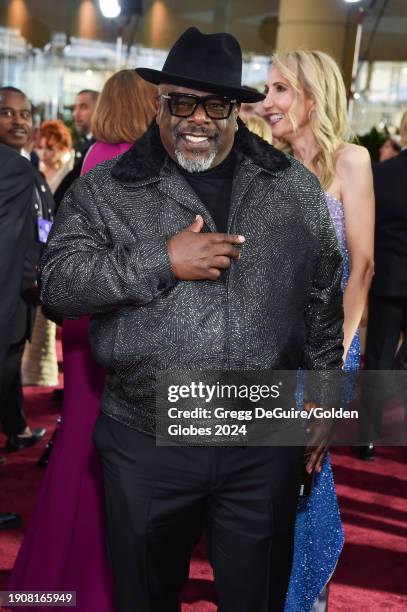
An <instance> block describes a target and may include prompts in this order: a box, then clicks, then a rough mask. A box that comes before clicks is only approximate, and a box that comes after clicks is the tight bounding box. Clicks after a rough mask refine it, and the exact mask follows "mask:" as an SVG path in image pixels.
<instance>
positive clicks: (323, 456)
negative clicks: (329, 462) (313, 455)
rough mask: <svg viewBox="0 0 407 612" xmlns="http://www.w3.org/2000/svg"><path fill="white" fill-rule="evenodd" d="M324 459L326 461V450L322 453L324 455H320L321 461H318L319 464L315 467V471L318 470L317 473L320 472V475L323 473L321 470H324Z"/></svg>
mask: <svg viewBox="0 0 407 612" xmlns="http://www.w3.org/2000/svg"><path fill="white" fill-rule="evenodd" d="M324 459H325V450H324V452H322V453H321V454H320V456H319V459H318V461H317V464H316V466H315V469H316V471H317V472H318V474H319V473H320V472H321V470H322V466H323V463H324Z"/></svg>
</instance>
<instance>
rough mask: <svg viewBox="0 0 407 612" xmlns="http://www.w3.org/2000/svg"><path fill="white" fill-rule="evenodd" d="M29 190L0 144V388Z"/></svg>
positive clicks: (20, 168) (14, 156)
mask: <svg viewBox="0 0 407 612" xmlns="http://www.w3.org/2000/svg"><path fill="white" fill-rule="evenodd" d="M32 190H33V179H32V171H31V167H30V164H29V162H27V161H26V160H25V159H24V158H23V157H22V156H21V155H19V154H18V153H16V152H15V151H13V150H12V149H10V148H9V147H6V146H5V145H2V144H0V295H1V296H2V299H1V300H0V387H1V384H2V375H3V369H4V364H5V361H6V358H7V353H8V347H9V345H10V339H11V328H12V322H13V318H14V316H15V312H16V309H17V304H18V301H19V296H20V290H21V279H22V276H23V267H24V255H25V251H26V248H27V242H28V227H29V212H30V208H31V200H32ZM20 524H21V519H20V517H19V516H18V515H17V514H14V513H11V512H0V529H9V528H11V527H18V526H19V525H20Z"/></svg>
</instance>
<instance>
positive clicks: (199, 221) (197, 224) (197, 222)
mask: <svg viewBox="0 0 407 612" xmlns="http://www.w3.org/2000/svg"><path fill="white" fill-rule="evenodd" d="M203 226H204V220H203V218H202V217H201V215H197V216H196V217H195V219H194V221H193V222H192V223H191V225H188V227H186V228H185V230H184V231H185V232H194V233H197V234H199V232H200V231H202V229H203Z"/></svg>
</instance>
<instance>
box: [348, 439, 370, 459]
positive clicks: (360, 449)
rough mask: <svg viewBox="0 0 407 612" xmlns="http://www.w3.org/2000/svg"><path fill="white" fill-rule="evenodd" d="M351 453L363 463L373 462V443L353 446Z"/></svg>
mask: <svg viewBox="0 0 407 612" xmlns="http://www.w3.org/2000/svg"><path fill="white" fill-rule="evenodd" d="M353 451H354V452H355V454H356V455H357V456H358V457H359V459H362V460H363V461H373V460H374V456H375V447H374V444H373V442H369V444H366V445H365V446H355V447H353Z"/></svg>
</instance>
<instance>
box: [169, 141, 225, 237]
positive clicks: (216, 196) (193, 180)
mask: <svg viewBox="0 0 407 612" xmlns="http://www.w3.org/2000/svg"><path fill="white" fill-rule="evenodd" d="M235 165H236V158H235V154H234V152H233V151H231V152H230V153H229V155H228V156H227V158H226V159H225V160H224V161H223V162H222V163H221V164H219V165H218V166H215V168H211V169H210V170H206V171H205V172H187V170H184V169H183V168H180V171H181V173H182V175H183V176H184V178H185V179H186V181H188V183H189V184H190V186H191V187H192V189H193V190H194V191H195V193H196V194H197V196H198V198H199V199H200V200H201V202H202V204H204V205H205V207H206V208H207V210H208V212H209V213H210V215H211V217H212V219H213V220H214V222H215V225H216V227H217V230H218V232H226V230H227V221H228V217H229V209H230V199H231V195H232V185H233V174H234V170H235Z"/></svg>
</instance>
